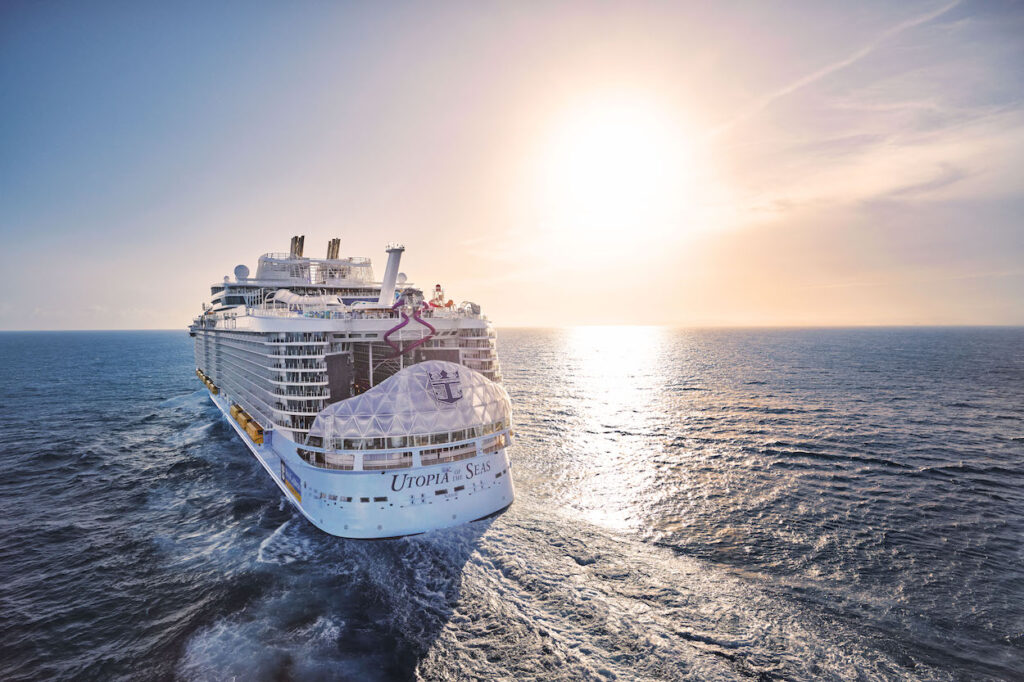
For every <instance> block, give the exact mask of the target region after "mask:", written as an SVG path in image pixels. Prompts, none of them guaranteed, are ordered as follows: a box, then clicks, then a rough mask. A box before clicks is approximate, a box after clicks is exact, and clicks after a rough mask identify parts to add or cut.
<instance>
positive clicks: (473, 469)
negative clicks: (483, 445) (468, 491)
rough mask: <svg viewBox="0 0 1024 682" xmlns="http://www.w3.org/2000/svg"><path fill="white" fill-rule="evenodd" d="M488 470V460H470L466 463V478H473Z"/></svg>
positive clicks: (489, 464)
mask: <svg viewBox="0 0 1024 682" xmlns="http://www.w3.org/2000/svg"><path fill="white" fill-rule="evenodd" d="M490 470H491V463H490V462H484V463H483V464H473V463H472V462H470V463H469V464H467V465H466V478H473V477H474V476H479V475H480V474H486V473H487V472H488V471H490Z"/></svg>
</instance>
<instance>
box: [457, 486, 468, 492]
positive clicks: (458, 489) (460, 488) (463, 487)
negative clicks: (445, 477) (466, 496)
mask: <svg viewBox="0 0 1024 682" xmlns="http://www.w3.org/2000/svg"><path fill="white" fill-rule="evenodd" d="M465 489H466V486H464V485H457V486H455V492H459V491H460V490H465Z"/></svg>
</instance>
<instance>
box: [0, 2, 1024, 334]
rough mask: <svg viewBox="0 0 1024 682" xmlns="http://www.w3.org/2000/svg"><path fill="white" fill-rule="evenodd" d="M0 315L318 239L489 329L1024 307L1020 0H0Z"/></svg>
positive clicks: (130, 300) (45, 318)
mask: <svg viewBox="0 0 1024 682" xmlns="http://www.w3.org/2000/svg"><path fill="white" fill-rule="evenodd" d="M0 98H2V102H3V106H2V107H0V240H2V242H0V243H2V246H3V254H4V258H3V262H4V264H3V268H2V269H0V285H2V286H3V289H4V291H5V292H6V296H4V297H3V298H2V299H0V329H141V328H161V329H170V328H184V327H185V326H187V324H188V323H189V322H190V321H191V319H192V318H193V317H194V316H195V315H196V314H198V312H199V310H200V304H201V303H202V302H203V301H204V300H207V299H208V297H209V293H210V289H209V287H210V285H211V284H213V283H215V282H218V281H220V280H221V279H222V278H223V276H224V275H226V274H228V273H230V272H232V270H233V268H234V266H235V265H237V264H239V263H245V264H247V265H248V266H249V267H250V269H253V270H254V269H255V265H256V259H257V258H258V257H259V255H260V254H262V253H265V252H270V251H287V248H288V242H289V239H290V237H291V236H292V235H294V234H302V235H305V236H306V242H305V243H306V255H313V256H323V255H325V253H326V245H327V241H328V240H329V239H330V238H332V237H339V238H340V239H341V252H342V254H345V255H359V256H370V257H372V258H374V260H375V263H376V265H377V273H378V276H380V275H381V274H382V273H383V265H384V260H385V254H384V248H385V245H386V244H387V243H388V242H393V241H398V242H402V243H403V244H404V245H405V246H406V252H405V255H404V257H403V261H402V270H403V271H404V272H405V273H407V275H408V277H409V280H410V281H411V282H414V283H416V284H419V285H421V286H423V287H431V286H432V285H433V284H435V283H441V284H443V285H444V287H445V289H446V292H447V293H448V295H449V297H451V298H453V299H455V300H456V301H461V300H472V301H475V302H478V303H480V304H481V305H482V306H483V308H484V312H485V313H487V314H488V316H489V317H490V318H491V320H492V321H494V322H495V324H496V325H497V326H499V327H502V326H505V327H511V326H562V325H578V324H579V325H584V324H660V325H674V326H731V325H779V326H783V325H930V324H936V325H945V324H1016V325H1020V324H1024V3H1019V2H999V1H997V0H996V1H991V2H988V1H986V2H947V1H945V0H942V1H938V2H936V1H931V0H929V1H916V0H912V1H905V2H899V3H892V2H858V3H821V2H773V3H764V2H749V3H735V2H720V3H692V4H690V3H683V2H664V3H646V2H639V1H630V2H557V3H553V2H530V1H517V2H511V1H509V2H486V3H479V2H439V3H431V2H380V3H353V4H346V3H340V2H301V1H300V2H292V3H269V2H268V3H265V4H260V3H256V2H220V3H201V2H196V3H165V4H164V5H163V6H160V5H157V4H155V3H136V2H78V3H72V2H66V3H61V2H46V1H39V2H24V3H18V2H6V3H4V4H3V6H2V7H0Z"/></svg>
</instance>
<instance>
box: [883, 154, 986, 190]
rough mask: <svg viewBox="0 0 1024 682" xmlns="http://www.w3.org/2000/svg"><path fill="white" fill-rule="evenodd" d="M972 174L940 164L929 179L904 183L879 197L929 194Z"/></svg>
mask: <svg viewBox="0 0 1024 682" xmlns="http://www.w3.org/2000/svg"><path fill="white" fill-rule="evenodd" d="M971 175H972V173H970V172H969V171H967V170H965V169H963V168H957V167H956V166H953V165H951V164H948V163H944V164H942V169H941V171H940V172H939V174H938V175H937V176H935V177H934V178H932V179H931V180H926V181H924V182H918V183H914V184H910V185H904V186H903V187H898V188H896V189H894V190H891V191H890V192H889V193H888V194H886V195H884V196H882V197H880V198H881V199H887V198H905V197H914V196H920V195H924V194H929V193H931V192H934V191H936V190H939V189H942V188H944V187H948V186H949V185H952V184H954V183H957V182H960V181H961V180H963V179H965V178H968V177H970V176H971Z"/></svg>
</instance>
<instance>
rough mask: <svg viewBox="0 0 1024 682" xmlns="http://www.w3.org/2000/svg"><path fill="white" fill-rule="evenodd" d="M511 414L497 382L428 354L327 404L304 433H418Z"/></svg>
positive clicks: (504, 419) (325, 435)
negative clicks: (362, 389) (363, 389)
mask: <svg viewBox="0 0 1024 682" xmlns="http://www.w3.org/2000/svg"><path fill="white" fill-rule="evenodd" d="M511 415H512V405H511V403H510V401H509V398H508V393H506V392H505V389H504V388H502V386H501V385H500V384H497V383H495V382H493V381H491V380H490V379H488V378H487V377H485V376H484V375H483V374H480V373H479V372H477V371H475V370H472V369H469V368H468V367H464V366H462V365H459V364H456V363H454V362H444V361H441V360H428V361H426V362H420V363H417V364H415V365H412V366H411V367H406V368H405V369H403V370H402V371H400V372H398V373H397V374H394V375H392V376H391V377H388V378H387V379H385V380H384V381H382V382H381V383H379V384H378V385H376V386H374V387H373V388H371V389H370V390H369V391H367V392H366V393H363V394H362V395H358V396H356V397H354V398H349V399H348V400H343V401H341V402H337V403H334V404H333V405H328V406H327V407H325V408H324V409H323V410H321V411H320V413H319V414H318V415H317V416H316V419H315V420H314V421H313V428H312V429H310V432H309V433H310V435H311V436H320V437H322V438H325V439H326V438H381V437H385V436H405V435H422V434H431V433H440V432H444V431H458V430H461V429H465V428H468V427H471V426H478V425H483V424H492V423H494V422H499V421H501V422H504V423H505V424H508V423H509V421H510V417H511Z"/></svg>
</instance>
